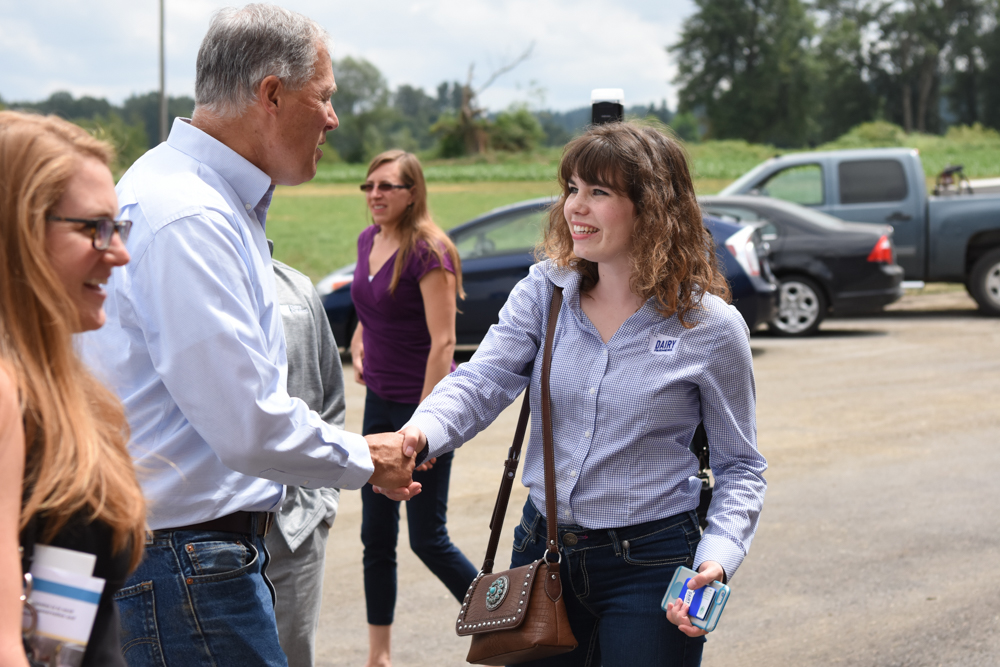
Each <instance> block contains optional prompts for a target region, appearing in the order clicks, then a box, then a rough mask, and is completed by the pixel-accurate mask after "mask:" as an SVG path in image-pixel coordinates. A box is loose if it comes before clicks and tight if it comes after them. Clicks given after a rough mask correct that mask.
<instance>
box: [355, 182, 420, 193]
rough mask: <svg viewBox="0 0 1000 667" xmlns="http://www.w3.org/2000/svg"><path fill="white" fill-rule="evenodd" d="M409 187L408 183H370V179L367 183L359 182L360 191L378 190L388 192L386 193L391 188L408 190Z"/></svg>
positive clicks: (390, 190)
mask: <svg viewBox="0 0 1000 667" xmlns="http://www.w3.org/2000/svg"><path fill="white" fill-rule="evenodd" d="M410 187H412V186H409V185H396V184H395V183H378V184H376V183H372V182H371V181H368V182H367V183H362V184H361V191H362V192H371V191H372V190H378V191H379V192H382V193H385V194H388V193H390V192H392V191H393V190H409V189H410Z"/></svg>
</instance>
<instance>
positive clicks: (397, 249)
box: [351, 150, 478, 667]
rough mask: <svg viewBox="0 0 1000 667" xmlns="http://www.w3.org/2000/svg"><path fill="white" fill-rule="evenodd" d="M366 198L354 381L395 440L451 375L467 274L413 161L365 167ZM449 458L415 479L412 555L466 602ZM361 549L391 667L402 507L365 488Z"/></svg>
mask: <svg viewBox="0 0 1000 667" xmlns="http://www.w3.org/2000/svg"><path fill="white" fill-rule="evenodd" d="M361 189H362V190H363V191H364V192H365V194H366V198H367V201H368V210H369V211H370V212H371V216H372V219H373V221H374V223H375V224H374V225H372V226H370V227H368V228H367V229H365V230H364V231H363V232H361V236H359V237H358V264H357V267H356V268H355V270H354V282H353V284H352V285H351V298H352V300H353V301H354V307H355V310H356V311H357V313H358V328H357V329H356V330H355V332H354V337H353V338H352V339H351V359H352V361H353V365H354V379H355V380H356V381H358V382H359V383H361V384H363V385H366V386H367V387H368V393H367V397H366V399H365V417H364V425H363V426H362V433H363V434H366V435H367V434H369V433H386V432H391V431H396V430H398V429H400V428H402V427H403V425H404V424H405V423H406V422H407V421H408V420H409V419H410V416H411V415H412V414H413V412H414V411H415V410H416V409H417V405H418V404H419V403H420V402H421V401H422V400H423V399H424V398H425V397H426V396H428V395H429V394H430V393H431V390H432V389H434V385H436V384H437V383H438V382H439V381H440V380H441V378H443V377H444V376H445V375H447V374H448V373H450V372H451V371H452V370H454V368H455V362H454V361H453V360H452V355H453V354H454V351H455V312H456V304H455V301H456V297H457V296H464V294H463V292H462V273H461V271H462V266H461V261H460V260H459V258H458V251H457V250H456V249H455V245H454V244H453V243H452V242H451V239H449V238H448V236H447V235H446V234H445V233H444V232H443V231H441V229H440V228H439V227H438V226H437V225H435V224H434V221H433V220H432V219H431V216H430V214H429V213H428V211H427V186H426V184H425V183H424V174H423V170H422V169H421V167H420V162H419V161H418V160H417V158H416V156H414V155H412V154H410V153H406V152H404V151H398V150H397V151H387V152H385V153H382V154H381V155H378V156H376V157H375V158H374V159H373V160H372V162H371V164H370V165H369V166H368V177H367V179H366V180H365V183H364V185H362V186H361ZM451 458H452V454H451V453H448V454H445V455H444V456H441V457H439V458H438V459H437V460H434V459H431V460H430V461H428V462H427V463H425V464H424V465H423V466H421V467H420V468H417V471H416V472H415V473H414V475H413V479H414V481H415V482H418V483H419V484H420V485H421V489H422V493H421V494H420V495H419V496H417V497H416V498H415V499H413V500H411V501H409V504H408V505H407V510H406V516H407V523H408V525H409V533H410V547H411V548H412V549H413V551H414V553H416V554H417V556H418V557H419V558H420V560H422V561H423V562H424V564H425V565H427V567H429V568H430V570H431V572H433V573H434V574H435V575H436V576H437V577H438V579H440V580H441V582H442V583H444V585H445V586H447V587H448V590H449V591H451V594H452V595H454V596H455V599H457V600H459V601H461V600H462V598H463V596H464V595H465V591H466V589H467V588H468V587H469V583H470V582H471V581H472V580H473V579H474V578H475V577H476V574H477V573H478V571H477V569H476V567H475V566H474V565H473V564H472V563H470V562H469V559H468V558H466V557H465V556H464V555H463V554H462V552H461V551H459V550H458V548H457V547H456V546H455V545H454V544H452V543H451V540H450V539H449V537H448V530H447V528H446V527H445V521H446V515H447V509H448V478H449V476H450V473H451ZM361 499H362V504H363V509H362V518H361V541H362V543H363V544H364V566H365V601H366V603H367V609H368V640H369V653H368V662H367V665H368V666H369V667H375V666H380V667H382V666H386V665H390V664H391V662H390V658H389V648H390V630H391V627H392V620H393V610H394V608H395V605H396V537H397V534H398V532H399V503H398V502H395V501H392V500H390V499H388V498H386V497H385V496H383V495H380V494H379V493H378V490H377V489H373V488H372V486H371V485H370V484H366V485H365V487H364V488H363V489H362V490H361Z"/></svg>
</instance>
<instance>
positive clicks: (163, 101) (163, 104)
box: [160, 0, 167, 143]
mask: <svg viewBox="0 0 1000 667" xmlns="http://www.w3.org/2000/svg"><path fill="white" fill-rule="evenodd" d="M164 1H165V0H160V143H163V142H164V141H166V140H167V79H166V74H165V69H166V65H165V63H164V61H165V60H166V47H165V46H164V28H163V23H164V21H163V16H164V11H163V3H164Z"/></svg>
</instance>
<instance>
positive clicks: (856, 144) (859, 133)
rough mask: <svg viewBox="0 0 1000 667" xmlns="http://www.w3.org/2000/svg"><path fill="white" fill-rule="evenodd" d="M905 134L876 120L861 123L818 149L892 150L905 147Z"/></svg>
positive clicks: (895, 127) (897, 127) (888, 124)
mask: <svg viewBox="0 0 1000 667" xmlns="http://www.w3.org/2000/svg"><path fill="white" fill-rule="evenodd" d="M907 138H908V137H907V135H906V132H904V131H903V128H901V127H900V126H898V125H893V124H892V123H887V122H885V121H884V120H876V121H873V122H871V123H861V124H860V125H857V126H855V127H853V128H851V129H850V130H849V131H848V132H847V133H846V134H844V135H842V136H840V137H838V138H837V139H835V140H833V141H831V142H829V143H827V144H824V145H822V146H820V147H819V150H836V149H840V148H892V147H894V146H905V145H906V141H907Z"/></svg>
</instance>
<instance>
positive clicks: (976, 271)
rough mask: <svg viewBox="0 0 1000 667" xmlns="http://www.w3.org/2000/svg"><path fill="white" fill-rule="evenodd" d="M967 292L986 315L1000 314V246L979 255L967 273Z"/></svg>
mask: <svg viewBox="0 0 1000 667" xmlns="http://www.w3.org/2000/svg"><path fill="white" fill-rule="evenodd" d="M969 293H970V294H972V298H973V299H975V300H976V303H978V304H979V309H980V310H982V311H983V312H984V313H986V314H987V315H994V316H998V315H1000V248H995V249H994V250H991V251H989V252H988V253H986V254H985V255H983V256H982V257H980V258H979V259H978V260H977V261H976V263H975V264H973V265H972V273H970V274H969Z"/></svg>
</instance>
